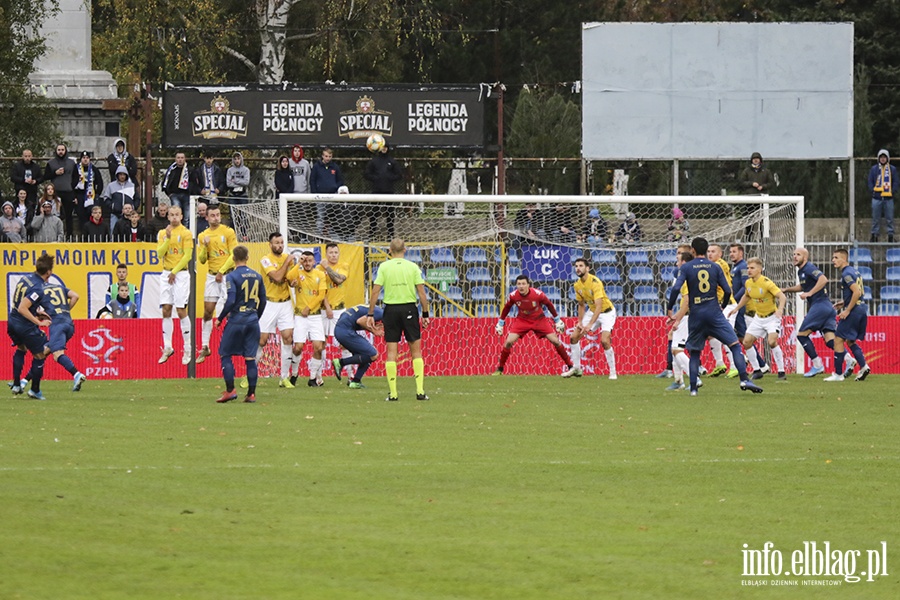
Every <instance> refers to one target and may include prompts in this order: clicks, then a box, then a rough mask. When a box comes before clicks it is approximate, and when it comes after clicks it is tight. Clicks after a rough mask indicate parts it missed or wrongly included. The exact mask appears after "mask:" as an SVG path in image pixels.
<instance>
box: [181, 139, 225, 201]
mask: <svg viewBox="0 0 900 600" xmlns="http://www.w3.org/2000/svg"><path fill="white" fill-rule="evenodd" d="M226 187H227V184H226V181H225V173H224V172H223V171H222V169H221V167H219V165H217V164H216V163H215V157H214V156H213V154H212V152H205V153H204V154H203V162H202V163H200V164H199V165H197V166H196V167H194V170H193V171H192V172H191V193H192V194H194V195H197V196H214V197H218V196H220V195H222V196H224V195H225V189H226ZM182 209H184V207H182Z"/></svg>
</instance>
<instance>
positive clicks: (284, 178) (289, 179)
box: [275, 155, 294, 198]
mask: <svg viewBox="0 0 900 600" xmlns="http://www.w3.org/2000/svg"><path fill="white" fill-rule="evenodd" d="M293 192H294V174H293V172H292V171H291V165H290V159H289V158H288V157H287V156H283V155H282V156H279V157H278V168H277V169H275V197H276V198H280V197H281V195H282V194H292V193H293Z"/></svg>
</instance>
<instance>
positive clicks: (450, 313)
mask: <svg viewBox="0 0 900 600" xmlns="http://www.w3.org/2000/svg"><path fill="white" fill-rule="evenodd" d="M441 316H442V317H467V316H468V315H467V314H466V313H464V312H463V310H462V309H461V308H460V307H458V306H454V305H452V304H449V305H447V306H445V307H444V308H443V310H442V311H441Z"/></svg>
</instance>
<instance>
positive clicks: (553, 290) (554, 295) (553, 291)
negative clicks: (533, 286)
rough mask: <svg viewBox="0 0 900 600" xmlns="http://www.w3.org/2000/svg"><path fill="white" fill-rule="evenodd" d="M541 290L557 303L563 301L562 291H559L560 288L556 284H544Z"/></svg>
mask: <svg viewBox="0 0 900 600" xmlns="http://www.w3.org/2000/svg"><path fill="white" fill-rule="evenodd" d="M541 291H542V292H544V294H545V295H546V296H547V297H548V298H550V301H551V302H553V303H554V304H556V303H557V302H560V301H562V292H560V291H559V288H558V287H556V286H555V285H542V286H541Z"/></svg>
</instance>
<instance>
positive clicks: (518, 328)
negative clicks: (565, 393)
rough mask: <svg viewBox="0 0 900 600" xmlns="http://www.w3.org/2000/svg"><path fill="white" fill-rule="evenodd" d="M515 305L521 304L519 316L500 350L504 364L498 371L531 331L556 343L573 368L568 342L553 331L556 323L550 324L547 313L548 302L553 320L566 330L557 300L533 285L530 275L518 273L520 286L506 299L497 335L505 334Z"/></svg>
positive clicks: (501, 360)
mask: <svg viewBox="0 0 900 600" xmlns="http://www.w3.org/2000/svg"><path fill="white" fill-rule="evenodd" d="M513 306H518V307H519V316H518V317H516V318H515V319H514V320H513V322H512V323H511V324H510V326H509V335H507V336H506V342H504V344H503V350H501V351H500V364H499V365H497V370H496V371H494V375H501V374H503V368H504V367H505V366H506V361H507V360H509V354H510V352H512V347H513V345H514V344H515V343H516V341H518V339H519V338H520V337H522V336H523V335H525V334H526V333H528V332H529V331H531V332H533V333H534V335H536V336H537V337H539V338H547V341H549V342H550V343H551V344H553V347H554V348H555V349H556V353H557V354H559V356H560V358H562V359H563V362H564V363H566V366H567V367H568V368H569V370H571V369H572V361H571V359H569V354H568V353H567V352H566V348H565V346H563V345H562V342H560V341H559V338H558V337H557V336H556V333H554V332H553V326H552V325H551V324H550V321H548V320H547V317H546V316H544V307H545V306H546V307H547V310H549V311H550V314H551V315H553V320H554V321H555V322H556V331H558V332H560V333H562V332H563V331H565V330H566V326H565V324H563V322H562V319H560V318H559V314H558V313H557V312H556V307H555V306H553V303H552V302H550V299H549V298H547V296H546V295H545V294H544V292H542V291H541V290H539V289H537V288H533V287H531V280H530V279H528V276H527V275H519V276H518V277H516V290H515V291H514V292H513V293H511V294H510V295H509V298H507V299H506V304H504V305H503V310H502V311H501V312H500V320H499V321H497V328H496V331H497V335H503V323H504V322H505V321H504V319H506V315H508V314H509V311H510V309H512V307H513Z"/></svg>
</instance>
